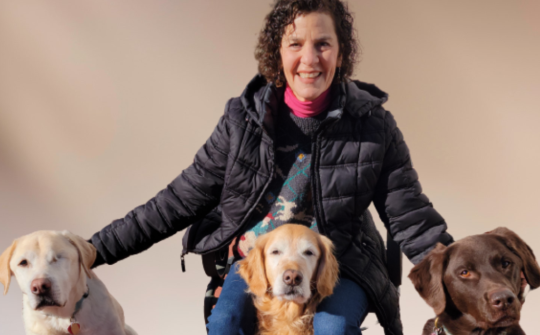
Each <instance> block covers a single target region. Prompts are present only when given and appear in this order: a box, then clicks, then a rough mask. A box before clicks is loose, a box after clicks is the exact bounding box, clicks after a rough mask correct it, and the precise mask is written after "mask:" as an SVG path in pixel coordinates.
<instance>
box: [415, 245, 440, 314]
mask: <svg viewBox="0 0 540 335" xmlns="http://www.w3.org/2000/svg"><path fill="white" fill-rule="evenodd" d="M445 258H446V246H444V245H443V244H441V243H437V246H435V249H433V250H431V252H430V253H429V254H428V255H427V256H426V257H425V258H424V259H423V260H422V261H421V262H420V263H418V264H416V266H415V267H414V268H412V270H411V272H410V273H409V278H410V279H411V281H412V283H413V285H414V288H415V289H416V291H418V293H419V294H420V296H421V297H422V298H423V299H424V300H425V301H426V302H427V304H428V305H429V306H431V308H433V310H434V311H435V314H436V315H439V314H441V313H442V312H444V309H445V307H446V295H445V293H444V287H443V271H444V261H445Z"/></svg>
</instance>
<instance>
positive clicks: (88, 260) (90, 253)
mask: <svg viewBox="0 0 540 335" xmlns="http://www.w3.org/2000/svg"><path fill="white" fill-rule="evenodd" d="M61 234H62V235H63V236H64V237H66V238H67V239H68V240H69V243H71V244H73V246H74V247H75V248H76V249H77V253H78V254H79V262H80V264H81V267H82V268H83V270H84V272H85V273H86V275H87V276H88V278H92V274H91V273H90V269H91V268H92V265H94V262H95V260H96V255H97V252H96V248H95V247H94V246H93V245H92V244H90V243H88V242H87V241H86V240H85V239H83V238H82V237H80V236H78V235H75V234H73V233H71V232H69V231H67V230H64V231H62V232H61Z"/></svg>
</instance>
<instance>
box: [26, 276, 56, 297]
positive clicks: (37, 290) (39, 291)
mask: <svg viewBox="0 0 540 335" xmlns="http://www.w3.org/2000/svg"><path fill="white" fill-rule="evenodd" d="M51 286H52V283H51V281H50V280H48V279H46V278H39V279H34V280H32V285H30V288H31V290H32V293H34V294H35V295H45V294H47V293H49V292H50V291H51Z"/></svg>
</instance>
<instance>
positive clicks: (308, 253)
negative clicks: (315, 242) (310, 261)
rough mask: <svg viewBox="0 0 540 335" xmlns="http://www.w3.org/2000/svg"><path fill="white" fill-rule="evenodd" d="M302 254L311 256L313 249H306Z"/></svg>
mask: <svg viewBox="0 0 540 335" xmlns="http://www.w3.org/2000/svg"><path fill="white" fill-rule="evenodd" d="M304 255H306V256H313V255H314V253H313V251H311V250H306V251H304Z"/></svg>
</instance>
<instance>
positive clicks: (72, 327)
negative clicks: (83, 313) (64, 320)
mask: <svg viewBox="0 0 540 335" xmlns="http://www.w3.org/2000/svg"><path fill="white" fill-rule="evenodd" d="M86 288H87V289H88V290H87V291H86V293H85V294H84V295H83V296H82V298H81V300H79V301H77V303H76V304H75V311H74V312H73V314H71V319H69V321H70V324H69V327H68V329H67V331H68V333H70V334H71V335H77V334H79V332H80V331H81V324H80V323H78V322H77V320H76V319H75V314H77V313H78V312H79V311H80V310H81V308H82V304H83V301H84V299H86V298H88V295H89V294H90V288H89V287H88V286H86Z"/></svg>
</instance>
